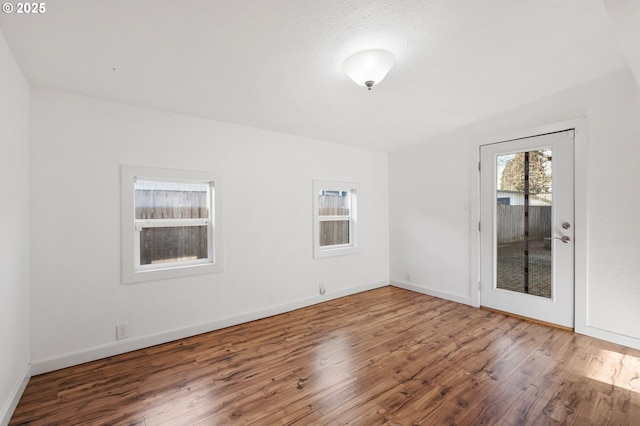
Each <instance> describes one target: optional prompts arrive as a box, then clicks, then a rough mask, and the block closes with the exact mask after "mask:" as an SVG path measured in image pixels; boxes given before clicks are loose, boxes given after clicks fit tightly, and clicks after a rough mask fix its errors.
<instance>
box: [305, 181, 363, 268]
mask: <svg viewBox="0 0 640 426" xmlns="http://www.w3.org/2000/svg"><path fill="white" fill-rule="evenodd" d="M320 191H341V192H347V193H348V194H349V201H350V208H349V215H345V216H320V200H319V194H320ZM359 192H360V184H358V183H353V182H336V181H328V180H314V181H313V257H314V258H315V259H322V258H326V257H333V256H343V255H347V254H354V253H358V252H360V247H359V245H358V193H359ZM345 220H348V221H349V243H348V244H336V245H330V246H321V245H320V223H321V222H324V221H345Z"/></svg>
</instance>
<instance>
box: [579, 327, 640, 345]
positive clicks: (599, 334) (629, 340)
mask: <svg viewBox="0 0 640 426" xmlns="http://www.w3.org/2000/svg"><path fill="white" fill-rule="evenodd" d="M584 334H585V335H587V336H589V337H595V338H596V339H601V340H606V341H607V342H611V343H617V344H618V345H623V346H627V347H629V348H633V349H638V350H640V339H636V338H635V337H630V336H625V335H624V334H618V333H614V332H612V331H607V330H602V329H600V328H597V327H592V326H589V325H588V326H587V327H586V328H585V333H584Z"/></svg>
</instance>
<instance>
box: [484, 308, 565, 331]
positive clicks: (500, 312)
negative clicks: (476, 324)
mask: <svg viewBox="0 0 640 426" xmlns="http://www.w3.org/2000/svg"><path fill="white" fill-rule="evenodd" d="M480 309H484V310H485V311H490V312H495V313H497V314H502V315H506V316H508V317H513V318H518V319H522V320H526V321H531V322H535V323H536V324H541V325H546V326H548V327H553V328H559V329H560V330H565V331H571V332H575V330H574V329H573V327H566V326H564V325H559V324H554V323H552V322H547V321H542V320H538V319H535V318H529V317H525V316H523V315H518V314H514V313H511V312H505V311H500V310H498V309H493V308H487V307H486V306H480Z"/></svg>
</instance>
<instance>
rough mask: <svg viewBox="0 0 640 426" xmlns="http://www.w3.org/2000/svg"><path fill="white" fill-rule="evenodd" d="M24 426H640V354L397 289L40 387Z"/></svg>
mask: <svg viewBox="0 0 640 426" xmlns="http://www.w3.org/2000/svg"><path fill="white" fill-rule="evenodd" d="M10 424H11V425H85V424H86V425H94V424H95V425H103V424H105V425H106V424H109V425H116V424H117V425H147V426H152V425H285V424H297V425H325V424H329V425H342V424H354V425H376V424H388V425H395V426H397V425H437V424H447V425H453V424H458V425H486V424H498V425H560V424H568V425H571V424H573V425H607V424H610V425H638V424H640V351H637V350H632V349H629V348H626V347H623V346H619V345H615V344H611V343H607V342H604V341H601V340H597V339H593V338H589V337H586V336H581V335H577V334H574V333H572V332H570V331H566V330H560V329H556V328H552V327H547V326H544V325H541V324H536V323H533V322H530V321H526V320H523V319H518V318H512V317H508V316H504V315H502V314H499V313H495V312H490V311H486V310H480V309H475V308H472V307H469V306H465V305H460V304H457V303H454V302H449V301H445V300H441V299H437V298H433V297H430V296H425V295H421V294H416V293H413V292H409V291H406V290H401V289H398V288H394V287H385V288H381V289H377V290H372V291H368V292H365V293H360V294H357V295H354V296H349V297H344V298H341V299H336V300H333V301H328V302H325V303H322V304H319V305H316V306H312V307H308V308H304V309H300V310H297V311H294V312H289V313H286V314H283V315H278V316H275V317H271V318H267V319H264V320H260V321H254V322H251V323H247V324H242V325H239V326H235V327H230V328H227V329H223V330H219V331H215V332H212V333H207V334H203V335H199V336H195V337H192V338H188V339H183V340H179V341H176V342H172V343H168V344H164V345H159V346H155V347H152V348H148V349H144V350H139V351H135V352H130V353H127V354H123V355H119V356H114V357H111V358H107V359H103V360H99V361H95V362H91V363H87V364H83V365H79V366H76V367H71V368H67V369H64V370H59V371H55V372H52V373H48V374H43V375H40V376H35V377H33V378H32V379H31V380H30V381H29V384H28V386H27V389H26V390H25V392H24V395H23V397H22V399H21V401H20V403H19V405H18V407H17V409H16V411H15V413H14V416H13V418H12V420H11V423H10Z"/></svg>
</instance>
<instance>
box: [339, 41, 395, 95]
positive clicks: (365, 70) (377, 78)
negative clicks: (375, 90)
mask: <svg viewBox="0 0 640 426" xmlns="http://www.w3.org/2000/svg"><path fill="white" fill-rule="evenodd" d="M395 64H396V58H395V57H394V56H393V54H391V53H390V52H387V51H386V50H381V49H375V50H365V51H364V52H358V53H356V54H353V55H351V56H349V57H348V58H347V59H346V60H345V61H344V64H342V71H343V72H344V73H345V74H346V75H348V76H349V78H351V80H353V81H354V82H355V83H356V84H358V85H360V86H366V87H368V88H369V90H371V88H372V87H373V85H374V84H380V82H381V81H382V79H383V78H384V77H385V76H386V75H387V73H388V72H389V71H391V68H393V66H394V65H395Z"/></svg>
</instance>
